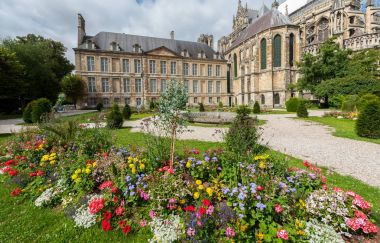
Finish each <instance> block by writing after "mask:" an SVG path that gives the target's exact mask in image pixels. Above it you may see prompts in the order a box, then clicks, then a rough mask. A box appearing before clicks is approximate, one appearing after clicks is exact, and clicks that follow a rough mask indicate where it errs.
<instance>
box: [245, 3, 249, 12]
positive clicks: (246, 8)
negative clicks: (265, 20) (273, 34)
mask: <svg viewBox="0 0 380 243" xmlns="http://www.w3.org/2000/svg"><path fill="white" fill-rule="evenodd" d="M245 10H248V3H247V2H245Z"/></svg>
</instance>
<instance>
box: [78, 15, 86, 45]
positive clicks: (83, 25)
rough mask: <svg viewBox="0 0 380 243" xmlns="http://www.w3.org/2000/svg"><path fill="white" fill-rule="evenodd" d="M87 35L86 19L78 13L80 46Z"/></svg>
mask: <svg viewBox="0 0 380 243" xmlns="http://www.w3.org/2000/svg"><path fill="white" fill-rule="evenodd" d="M85 36H86V21H85V20H84V18H83V16H82V15H81V14H80V13H78V47H79V46H80V45H81V44H82V42H83V39H84V37H85Z"/></svg>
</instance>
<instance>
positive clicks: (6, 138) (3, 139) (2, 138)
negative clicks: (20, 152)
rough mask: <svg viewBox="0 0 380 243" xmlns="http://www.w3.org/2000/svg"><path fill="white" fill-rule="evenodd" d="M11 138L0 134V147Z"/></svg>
mask: <svg viewBox="0 0 380 243" xmlns="http://www.w3.org/2000/svg"><path fill="white" fill-rule="evenodd" d="M12 136H13V134H0V145H2V144H3V143H5V142H6V141H8V140H9V139H10V138H11V137H12Z"/></svg>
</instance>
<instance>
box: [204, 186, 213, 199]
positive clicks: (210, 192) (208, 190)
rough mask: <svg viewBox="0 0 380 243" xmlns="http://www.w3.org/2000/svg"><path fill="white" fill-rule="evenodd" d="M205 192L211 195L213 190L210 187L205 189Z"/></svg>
mask: <svg viewBox="0 0 380 243" xmlns="http://www.w3.org/2000/svg"><path fill="white" fill-rule="evenodd" d="M206 192H207V194H208V195H209V196H210V197H211V196H212V193H213V192H214V191H213V190H212V188H211V187H209V188H207V189H206Z"/></svg>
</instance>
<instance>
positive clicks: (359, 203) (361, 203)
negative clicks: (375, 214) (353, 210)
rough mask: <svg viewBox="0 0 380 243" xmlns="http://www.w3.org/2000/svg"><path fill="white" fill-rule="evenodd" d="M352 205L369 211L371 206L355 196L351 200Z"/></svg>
mask: <svg viewBox="0 0 380 243" xmlns="http://www.w3.org/2000/svg"><path fill="white" fill-rule="evenodd" d="M352 204H353V205H355V206H358V207H360V208H362V209H371V204H370V203H369V202H367V201H366V200H364V199H363V198H362V197H361V196H359V195H356V196H355V197H354V200H352Z"/></svg>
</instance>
